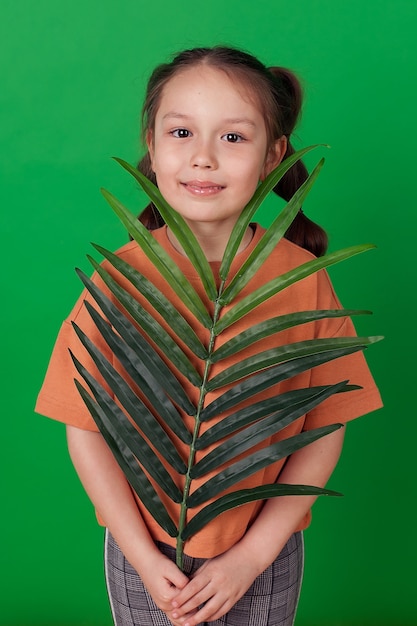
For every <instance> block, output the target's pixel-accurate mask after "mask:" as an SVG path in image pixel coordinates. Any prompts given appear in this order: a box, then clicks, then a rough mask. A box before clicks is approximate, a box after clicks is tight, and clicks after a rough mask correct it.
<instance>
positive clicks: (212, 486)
mask: <svg viewBox="0 0 417 626" xmlns="http://www.w3.org/2000/svg"><path fill="white" fill-rule="evenodd" d="M341 427H342V424H333V425H331V426H323V427H321V428H315V429H314V430H307V431H304V432H301V433H299V434H298V435H295V436H294V437H290V438H289V439H284V440H283V441H279V442H278V443H275V444H273V445H271V446H267V447H266V448H263V449H262V450H258V451H257V452H254V453H253V454H249V455H248V456H247V457H246V458H244V459H242V460H241V461H237V462H236V463H233V464H232V465H230V466H229V467H228V468H226V469H225V470H223V471H222V472H219V473H218V474H217V475H216V476H214V477H213V478H211V479H210V480H208V481H207V482H206V483H204V485H202V486H201V487H199V489H197V490H196V491H194V493H193V494H192V495H191V496H190V497H189V498H188V501H187V505H188V506H189V507H190V508H191V509H193V508H194V507H196V506H200V504H203V503H204V502H207V500H210V499H211V498H215V497H216V496H217V495H218V494H219V493H222V492H223V491H226V489H228V488H229V487H231V486H232V485H235V484H236V483H238V482H240V481H241V480H244V479H245V478H247V477H248V476H251V475H252V474H255V472H257V471H259V470H261V469H263V468H264V467H267V466H268V465H271V463H275V462H276V461H279V460H280V459H284V458H286V457H287V456H290V454H293V453H294V452H296V451H297V450H299V449H300V448H303V447H304V446H307V445H308V444H309V443H312V442H313V441H316V440H317V439H320V438H321V437H324V436H325V435H328V434H330V433H332V432H334V431H335V430H338V429H339V428H341Z"/></svg>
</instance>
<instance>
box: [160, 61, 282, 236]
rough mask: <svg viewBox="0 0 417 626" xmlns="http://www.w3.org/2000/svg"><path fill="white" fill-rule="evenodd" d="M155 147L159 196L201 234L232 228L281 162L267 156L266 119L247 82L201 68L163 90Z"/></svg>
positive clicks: (272, 153) (275, 154) (277, 151)
mask: <svg viewBox="0 0 417 626" xmlns="http://www.w3.org/2000/svg"><path fill="white" fill-rule="evenodd" d="M148 148H149V152H150V156H151V162H152V168H153V170H154V172H155V175H156V179H157V183H158V187H159V190H160V191H161V193H162V195H163V197H164V198H165V200H166V201H167V202H168V204H170V205H171V206H172V207H173V208H174V209H175V210H176V211H178V213H180V214H181V215H182V217H183V218H184V219H185V220H186V221H187V223H188V224H189V226H190V227H191V228H192V229H193V230H194V231H195V230H198V228H200V230H201V227H202V226H203V224H204V225H205V228H208V227H209V226H210V228H211V229H212V227H216V228H217V227H220V226H221V227H228V228H227V230H231V228H233V225H234V224H235V222H236V220H237V218H238V217H239V214H240V213H241V211H242V209H243V208H244V206H245V205H246V204H247V202H248V201H249V200H250V198H251V197H252V196H253V194H254V192H255V190H256V187H257V185H258V182H259V180H260V179H262V178H264V177H265V176H266V175H267V174H268V173H269V172H270V171H271V170H272V169H273V168H274V167H276V165H278V163H279V162H280V160H281V159H282V157H283V155H284V153H285V149H286V143H285V139H284V138H281V140H278V141H277V142H276V144H275V146H273V148H272V149H270V150H268V145H267V134H266V128H265V123H264V119H263V116H262V114H261V112H260V110H259V109H258V107H257V106H256V104H255V102H254V98H253V97H251V94H250V93H249V92H248V90H247V89H245V88H244V87H243V86H242V85H240V83H238V82H234V81H232V80H231V79H230V78H229V77H228V75H227V74H226V73H225V72H224V71H222V70H219V69H216V68H213V67H210V66H204V65H199V66H196V67H193V68H190V69H187V70H184V71H182V72H181V73H179V74H177V75H176V76H174V77H173V78H172V79H171V80H170V81H169V82H168V83H167V84H166V85H165V87H164V89H163V92H162V97H161V102H160V105H159V109H158V111H157V114H156V118H155V127H154V129H153V130H152V131H150V132H149V133H148Z"/></svg>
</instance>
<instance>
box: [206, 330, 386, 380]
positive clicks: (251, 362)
mask: <svg viewBox="0 0 417 626" xmlns="http://www.w3.org/2000/svg"><path fill="white" fill-rule="evenodd" d="M380 339H382V337H334V338H331V339H309V340H307V341H299V342H296V343H291V344H287V345H285V346H280V347H279V348H271V350H265V351H264V352H260V353H259V354H255V355H254V356H250V357H248V358H247V359H242V360H241V361H240V362H239V363H236V365H232V366H231V367H229V368H227V369H225V370H223V371H222V372H220V374H217V376H214V377H213V378H212V379H211V380H210V381H209V382H208V384H207V389H208V390H209V391H212V390H213V389H218V388H219V387H224V386H225V385H229V384H230V383H233V382H235V381H236V380H239V379H240V378H244V377H245V376H250V375H251V374H255V373H257V372H258V371H260V370H262V369H266V368H269V367H271V366H273V365H277V364H278V363H281V362H282V361H288V360H291V359H294V358H297V357H300V356H310V355H313V354H317V353H319V352H327V351H328V350H336V349H337V348H364V347H365V346H367V345H369V344H370V343H375V342H376V341H379V340H380Z"/></svg>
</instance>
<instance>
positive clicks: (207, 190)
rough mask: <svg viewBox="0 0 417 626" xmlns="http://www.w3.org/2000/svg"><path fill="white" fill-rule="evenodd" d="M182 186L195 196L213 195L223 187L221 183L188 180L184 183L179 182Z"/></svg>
mask: <svg viewBox="0 0 417 626" xmlns="http://www.w3.org/2000/svg"><path fill="white" fill-rule="evenodd" d="M181 184H182V185H183V187H185V189H186V190H187V191H189V192H190V193H191V194H193V195H196V196H213V195H215V194H216V193H219V192H220V191H222V189H224V187H222V185H217V184H216V183H212V182H211V181H209V180H207V181H201V180H190V181H188V182H186V183H181Z"/></svg>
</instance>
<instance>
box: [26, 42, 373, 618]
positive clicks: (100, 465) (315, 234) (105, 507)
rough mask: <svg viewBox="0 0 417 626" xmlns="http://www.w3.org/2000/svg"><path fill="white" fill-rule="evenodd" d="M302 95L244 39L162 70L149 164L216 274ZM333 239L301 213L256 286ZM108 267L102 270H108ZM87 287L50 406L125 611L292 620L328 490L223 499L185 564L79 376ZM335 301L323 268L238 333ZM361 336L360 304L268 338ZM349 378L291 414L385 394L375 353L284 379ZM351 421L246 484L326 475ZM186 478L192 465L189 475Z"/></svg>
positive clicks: (144, 166) (177, 249) (125, 614)
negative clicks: (310, 530) (373, 369)
mask: <svg viewBox="0 0 417 626" xmlns="http://www.w3.org/2000/svg"><path fill="white" fill-rule="evenodd" d="M300 108H301V90H300V86H299V83H298V81H297V79H296V78H295V77H294V75H293V74H292V73H291V72H289V71H288V70H285V69H283V68H278V67H273V68H266V67H265V66H264V65H263V64H262V63H260V62H259V61H258V60H256V59H255V58H253V57H252V56H250V55H248V54H246V53H244V52H240V51H238V50H235V49H230V48H223V47H215V48H212V49H200V48H199V49H194V50H187V51H185V52H183V53H181V54H179V55H178V56H177V57H176V58H175V59H174V60H173V61H172V62H171V63H169V64H166V65H162V66H160V67H158V68H157V69H156V70H155V71H154V73H153V75H152V77H151V79H150V82H149V86H148V91H147V95H146V101H145V105H144V110H143V111H144V116H143V119H144V136H145V139H146V144H147V148H148V152H147V154H146V156H145V157H144V158H143V159H142V161H141V163H140V165H139V166H140V169H141V170H142V171H143V172H144V173H145V174H146V175H147V176H148V177H149V178H150V179H152V180H153V181H154V182H155V183H156V184H157V185H158V187H159V189H160V191H161V193H162V195H163V197H164V198H165V200H166V201H167V202H168V203H169V204H170V205H171V206H172V207H173V208H174V209H175V210H176V211H178V212H179V213H180V214H181V215H182V217H183V218H184V219H185V220H186V222H187V224H188V225H189V227H190V228H191V230H192V231H193V233H194V234H195V236H196V237H197V239H198V241H199V243H200V245H201V247H202V249H203V251H204V253H205V255H206V256H207V259H208V261H209V262H210V264H211V267H212V269H213V272H214V273H215V274H216V272H218V270H219V262H220V261H221V259H222V256H223V253H224V250H225V246H226V242H227V241H228V238H229V236H230V233H231V231H232V228H233V226H234V224H235V222H236V220H237V218H238V217H239V214H240V212H241V211H242V209H243V207H244V206H245V205H246V204H247V202H248V201H249V200H250V198H251V197H252V195H253V194H254V192H255V190H256V188H257V185H258V183H259V181H260V180H262V179H264V178H265V177H266V176H267V174H268V173H269V172H270V171H271V170H272V169H273V168H275V167H276V166H277V165H278V164H279V163H280V162H281V161H282V159H284V158H285V157H286V156H288V155H290V154H292V153H293V148H292V146H291V143H290V140H291V134H292V132H293V129H294V127H295V124H296V121H297V118H298V115H299V112H300ZM306 176H307V174H306V170H305V168H304V166H303V165H302V163H301V162H298V164H297V165H295V166H294V167H293V168H292V169H291V170H290V171H289V172H288V174H287V175H286V176H285V177H284V178H283V180H282V181H281V182H280V183H279V184H278V186H277V188H276V189H275V191H276V192H277V193H278V194H279V195H280V196H282V197H283V198H284V199H286V200H288V199H289V198H290V197H291V196H292V195H293V193H294V192H295V191H296V190H297V188H298V187H299V186H300V185H301V183H302V182H303V181H304V180H305V179H306ZM141 220H142V221H143V222H144V223H145V224H146V225H147V226H148V228H149V229H150V230H152V231H153V235H154V237H155V238H156V239H157V241H159V243H161V245H162V246H163V247H164V248H165V250H166V251H168V253H169V254H170V255H171V257H172V258H173V259H174V260H175V262H176V263H177V265H178V266H179V267H180V268H181V270H182V271H183V272H184V274H185V275H186V276H187V278H188V279H189V280H190V281H191V282H192V283H193V285H194V287H195V289H196V290H197V291H198V293H199V294H200V296H201V297H202V298H204V297H205V296H204V290H203V288H202V286H201V284H200V281H199V278H198V276H197V274H196V272H195V270H194V268H193V267H192V265H191V263H190V262H189V260H188V259H187V257H186V256H185V255H184V253H183V250H182V248H181V246H180V244H179V242H178V241H177V240H176V238H175V237H174V236H173V233H172V232H171V231H170V230H169V229H168V228H167V227H166V226H165V225H164V224H163V222H162V220H161V217H160V215H159V214H158V212H157V211H156V209H155V207H153V206H152V205H150V206H149V207H147V209H146V210H145V212H144V213H143V214H142V216H141ZM263 232H264V231H263V229H262V228H261V227H260V226H259V225H257V224H251V226H250V227H249V228H248V229H247V232H246V234H245V237H244V238H243V240H242V244H241V247H240V249H239V251H238V254H237V256H236V258H235V261H234V263H233V266H232V275H233V274H234V270H237V269H238V268H239V267H240V265H241V264H242V263H243V262H244V261H245V259H246V258H248V256H249V254H250V252H251V251H252V250H253V249H254V247H255V245H256V244H257V242H258V241H259V240H260V238H261V236H262V233H263ZM325 248H326V236H325V233H324V232H323V231H322V230H321V228H319V227H318V226H317V225H315V224H314V223H312V222H311V221H310V220H308V219H307V218H306V217H305V216H304V214H303V213H302V212H300V213H299V214H298V216H297V218H296V220H295V222H294V224H293V225H292V226H291V228H290V229H289V230H288V232H287V233H286V238H285V239H283V240H281V242H280V243H279V244H278V246H277V247H276V250H275V251H273V253H272V254H271V255H270V257H269V258H268V260H267V261H266V262H265V263H264V265H263V266H262V268H261V269H260V270H259V271H258V273H257V275H256V276H255V278H254V279H253V280H252V281H251V282H250V283H249V286H250V287H251V288H252V289H255V288H257V287H259V286H260V285H261V284H262V283H265V282H267V281H268V280H270V279H271V278H272V277H273V276H274V275H278V274H282V273H284V272H286V271H288V270H289V269H291V268H293V267H296V266H298V265H300V264H302V263H304V262H306V261H308V260H310V259H311V258H313V257H312V255H313V254H314V255H321V254H323V253H324V251H325ZM117 254H118V255H119V256H120V257H122V258H123V259H124V260H126V261H127V262H129V263H130V264H131V265H134V266H136V267H137V268H139V269H140V271H141V272H142V273H143V274H144V275H146V276H147V277H148V278H150V279H151V280H152V281H153V282H154V283H155V284H156V285H157V287H158V288H161V289H164V290H165V292H166V295H167V296H168V297H169V298H170V299H171V300H172V302H173V304H174V305H175V306H176V307H177V308H178V309H179V310H180V311H181V313H182V314H183V315H184V317H185V318H186V319H187V320H189V321H190V323H192V324H193V328H194V329H195V332H196V333H197V334H198V335H199V337H200V338H201V340H202V341H204V340H207V331H206V329H204V328H202V327H200V326H199V325H198V323H197V322H196V320H195V318H193V317H192V316H190V314H189V312H188V311H187V310H186V308H185V306H184V305H183V303H182V302H180V301H179V299H178V297H177V296H176V295H175V294H174V293H173V292H172V291H170V290H169V288H168V287H167V285H166V283H164V280H163V279H162V278H161V277H160V276H158V274H157V273H156V271H155V269H154V268H152V267H151V266H150V263H149V262H148V261H147V258H146V257H145V255H144V254H143V253H142V251H141V249H140V248H139V246H138V245H137V244H136V243H135V242H130V243H129V244H127V245H125V246H124V247H123V248H121V249H120V250H119V251H118V253H117ZM94 280H95V281H96V282H98V283H100V281H99V279H98V278H97V277H95V279H94ZM100 284H101V283H100ZM86 299H89V296H88V295H87V294H86V293H84V294H82V296H81V298H80V300H79V301H78V302H77V304H76V306H75V308H74V310H73V312H72V313H71V315H70V316H69V318H68V320H66V322H65V323H64V324H63V326H62V329H61V331H60V334H59V336H58V339H57V343H56V346H55V349H54V352H53V355H52V358H51V362H50V365H49V368H48V372H47V376H46V379H45V382H44V385H43V388H42V390H41V393H40V395H39V398H38V404H37V411H38V412H40V413H43V414H44V415H47V416H49V417H52V418H54V419H58V420H61V421H63V422H65V423H66V424H67V436H68V445H69V450H70V455H71V458H72V460H73V463H74V465H75V467H76V470H77V472H78V474H79V476H80V479H81V481H82V483H83V485H84V487H85V489H86V491H87V493H88V494H89V496H90V498H91V500H92V502H93V503H94V505H95V507H96V510H97V513H98V515H99V519H100V521H101V523H102V524H103V525H105V526H106V528H107V531H106V540H105V542H106V550H105V564H106V575H107V585H108V591H109V596H110V601H111V606H112V611H113V617H114V621H115V624H116V626H147V625H152V624H158V625H164V624H171V623H172V624H175V625H176V626H180V625H181V626H196V625H197V624H205V623H208V622H209V623H210V624H227V625H230V626H231V625H234V626H245V625H254V624H256V625H269V626H290V625H291V624H293V623H294V619H295V612H296V606H297V601H298V595H299V589H300V585H301V577H302V568H303V543H302V533H301V531H302V530H303V529H304V528H305V527H306V526H307V525H308V523H309V521H310V509H311V506H312V504H313V502H314V498H313V497H310V496H297V497H294V496H293V497H291V496H288V497H280V498H274V499H271V500H268V501H266V502H264V503H260V502H256V503H251V504H247V505H245V506H243V507H239V508H237V509H233V510H231V511H228V512H226V513H223V514H222V515H221V516H219V517H218V518H216V519H215V520H213V521H212V522H210V524H208V525H207V526H206V527H205V528H204V529H203V530H202V531H200V532H199V533H197V535H195V536H194V537H192V538H191V540H190V541H189V542H187V543H186V547H185V552H186V557H185V572H182V571H180V570H179V569H178V568H177V566H176V565H175V543H174V540H173V539H172V538H171V537H169V536H168V535H167V534H166V533H165V532H164V531H163V530H162V529H161V528H160V527H159V526H158V525H157V524H156V522H155V521H154V520H153V518H152V517H151V516H150V515H149V513H148V511H147V510H146V508H144V506H143V505H142V503H141V502H140V500H139V498H138V496H137V495H136V494H135V493H134V492H133V491H132V489H131V487H130V486H129V483H128V482H127V480H126V478H125V476H124V474H123V473H122V471H121V470H120V468H119V466H118V464H117V463H116V461H115V459H114V457H113V455H112V453H111V452H110V450H109V448H108V447H107V445H106V443H105V442H104V440H103V438H102V436H101V434H100V433H99V432H97V428H96V426H95V423H94V422H93V420H92V418H91V417H90V415H89V413H88V411H87V410H86V408H85V406H84V404H83V402H82V400H81V399H80V397H79V394H78V392H77V390H76V389H75V386H74V384H73V378H74V377H77V374H76V372H75V371H74V367H73V364H72V361H71V360H70V357H69V355H68V348H71V349H72V351H73V352H75V353H76V354H77V356H78V358H79V359H80V361H81V362H82V363H83V364H84V365H86V367H87V369H88V370H89V371H91V372H92V373H93V375H95V376H96V377H97V378H99V379H100V375H99V374H98V373H97V372H96V370H95V367H94V364H93V363H91V359H90V358H89V357H88V355H87V353H86V352H85V351H84V350H83V348H82V347H81V346H80V344H79V342H78V340H77V338H76V337H74V334H73V330H72V326H71V324H70V321H71V320H77V323H78V325H79V326H81V327H82V328H83V330H84V332H86V334H87V335H88V336H89V337H90V338H92V339H93V341H94V343H96V345H99V344H100V341H101V343H102V344H103V343H104V342H103V340H101V339H100V337H98V336H97V332H96V331H95V329H94V327H93V326H94V325H93V324H92V322H91V318H90V317H89V315H88V314H87V313H86V311H85V307H84V306H83V301H84V300H86ZM143 306H147V304H146V302H144V303H143ZM207 306H210V303H208V302H207ZM334 308H340V304H339V302H338V300H337V298H336V296H335V294H334V292H333V289H332V287H331V284H330V282H329V279H328V276H327V274H326V273H325V272H323V271H322V272H319V273H318V274H315V275H314V276H313V277H310V278H307V279H304V280H303V281H301V282H300V283H298V284H297V285H295V286H292V287H291V288H289V289H287V290H284V292H282V293H280V294H278V295H277V296H274V297H273V298H271V300H270V301H269V303H268V304H264V305H262V306H261V307H258V308H257V309H255V310H254V312H252V313H250V314H249V315H247V316H245V318H243V321H241V322H239V323H237V324H236V328H233V331H232V332H233V333H237V332H241V330H242V329H243V328H249V327H251V326H252V325H253V324H255V323H258V322H259V321H260V320H261V319H267V318H269V317H273V316H274V315H276V314H277V312H278V311H279V312H280V314H281V313H286V312H294V311H300V310H309V309H334ZM255 311H256V312H255ZM159 321H160V323H163V324H164V325H165V327H166V326H167V325H166V323H165V322H163V320H159ZM168 330H169V329H168ZM348 335H354V329H353V325H352V323H351V321H350V319H349V318H336V319H332V320H330V319H327V320H323V321H321V322H316V323H310V324H305V325H302V326H297V327H295V328H293V329H290V330H288V331H284V332H281V333H278V334H277V335H275V336H273V337H272V338H268V339H267V340H264V341H263V342H261V345H260V346H259V345H258V346H257V348H256V349H257V350H260V349H261V348H262V347H263V348H264V349H265V348H267V347H272V345H282V344H285V343H289V342H293V341H301V340H303V339H310V338H313V337H325V336H332V337H336V336H348ZM100 349H102V351H103V352H104V353H106V350H107V353H108V349H107V348H106V346H101V345H100ZM189 356H190V358H192V356H191V355H189ZM243 356H247V355H246V354H245V355H243ZM243 356H242V355H240V358H243ZM109 358H111V355H109ZM194 359H195V357H194ZM228 365H230V361H227V360H226V363H225V365H224V366H222V367H226V366H228ZM196 366H197V367H198V364H196ZM341 380H350V382H351V383H354V384H358V385H361V386H362V389H361V390H358V391H355V392H350V393H343V394H336V395H334V396H332V397H331V398H329V399H328V400H326V401H325V402H324V403H322V404H321V405H319V407H317V408H316V409H314V410H313V411H311V412H310V413H308V414H307V415H306V416H304V417H303V418H300V419H298V420H296V422H295V423H294V424H292V425H290V426H289V427H287V429H286V431H285V435H284V436H285V437H288V436H291V435H293V434H296V433H298V432H300V431H301V430H308V429H312V428H315V427H317V426H322V425H327V424H333V423H336V422H346V421H348V420H350V419H353V418H356V417H358V416H360V415H363V414H365V413H367V412H369V411H372V410H374V409H376V408H378V407H379V406H380V405H381V402H380V398H379V394H378V391H377V389H376V387H375V384H374V382H373V380H372V377H371V375H370V373H369V370H368V368H367V366H366V363H365V360H364V357H363V355H362V353H361V352H358V353H355V354H353V355H350V356H346V357H343V358H342V359H338V360H336V361H332V362H331V363H330V364H325V365H321V366H319V367H317V368H314V370H313V371H310V372H306V373H304V374H300V375H298V376H297V377H296V378H293V379H291V380H289V381H284V382H283V383H280V384H279V385H278V386H277V387H275V388H274V390H275V393H278V392H279V393H282V392H283V391H286V390H290V389H296V388H300V387H306V386H313V385H320V384H321V385H323V384H329V383H333V382H338V381H341ZM183 384H184V387H185V388H186V391H187V393H190V394H192V393H193V391H192V390H190V389H189V387H190V384H189V383H188V387H187V381H185V380H184V381H183ZM184 420H185V423H186V424H187V426H189V427H190V428H191V427H192V424H191V423H190V418H189V417H187V416H185V415H184ZM203 427H204V425H203ZM343 430H344V429H340V430H337V431H335V432H333V433H332V434H331V435H327V436H326V437H324V438H322V439H319V440H317V441H316V442H314V443H313V444H310V445H309V446H307V447H305V448H302V449H301V450H299V451H298V452H296V453H294V454H292V455H291V457H289V458H288V459H286V460H284V461H282V462H278V463H274V464H273V465H272V466H270V467H269V468H267V469H266V470H264V471H263V472H257V473H256V474H255V475H254V476H253V477H250V478H248V479H247V480H246V481H244V484H240V485H239V488H244V487H251V486H254V485H257V484H270V483H274V482H282V483H292V484H311V485H317V486H324V485H325V484H326V482H327V480H328V478H329V476H330V475H331V473H332V471H333V469H334V467H335V465H336V463H337V461H338V458H339V455H340V452H341V449H342V442H343V435H344V433H343ZM280 437H282V435H280ZM274 440H275V439H273V438H272V439H271V440H269V443H270V442H271V441H274ZM175 479H176V480H177V481H181V480H182V478H181V477H180V476H176V477H175ZM161 497H163V496H161ZM167 506H170V507H171V514H172V515H173V516H174V517H175V516H177V515H178V510H177V509H176V508H175V507H173V505H172V503H171V504H167Z"/></svg>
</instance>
